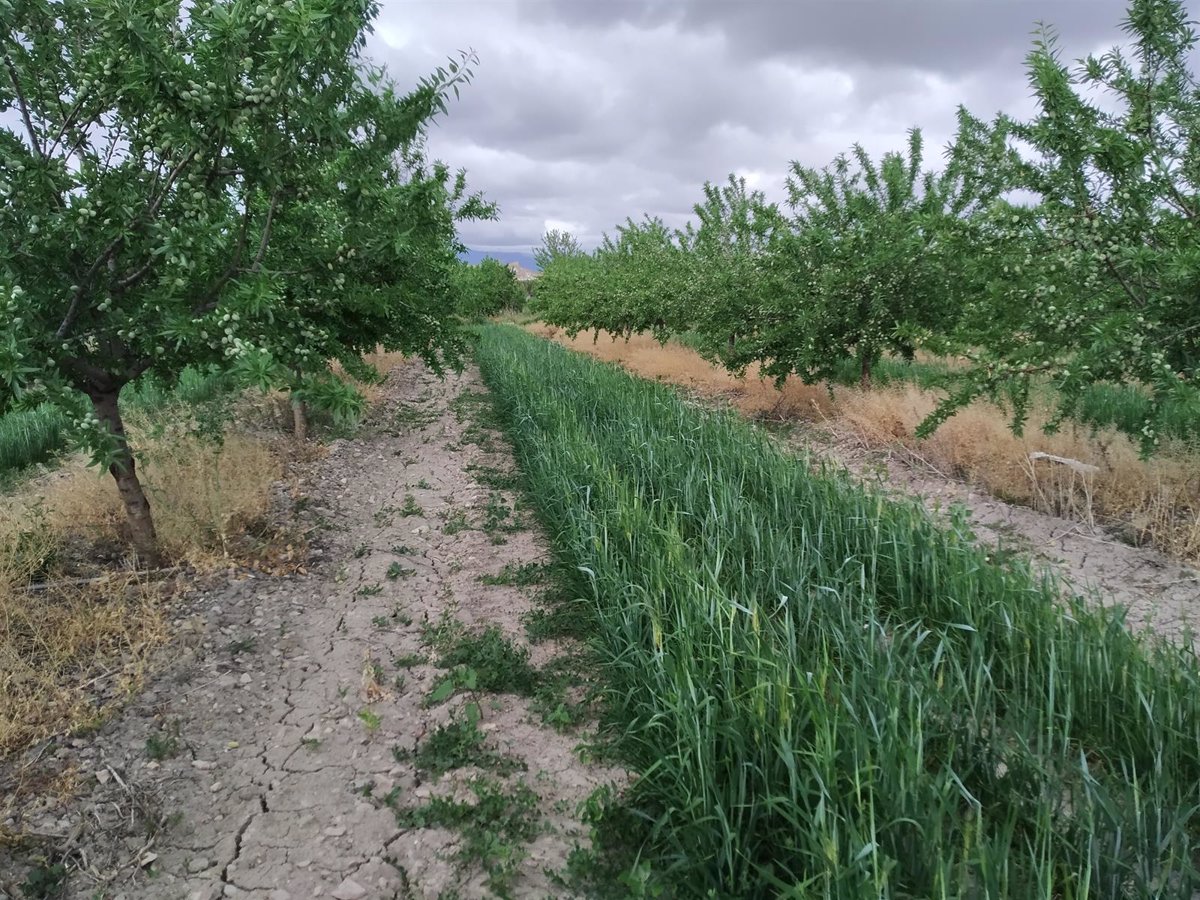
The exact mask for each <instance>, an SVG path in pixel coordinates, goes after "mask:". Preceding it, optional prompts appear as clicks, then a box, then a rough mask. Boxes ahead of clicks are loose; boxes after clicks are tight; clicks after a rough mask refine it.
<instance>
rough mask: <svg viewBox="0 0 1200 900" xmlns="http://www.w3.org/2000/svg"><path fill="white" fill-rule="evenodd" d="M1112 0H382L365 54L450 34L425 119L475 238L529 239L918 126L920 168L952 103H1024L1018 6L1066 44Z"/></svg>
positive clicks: (418, 63)
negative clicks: (469, 199)
mask: <svg viewBox="0 0 1200 900" xmlns="http://www.w3.org/2000/svg"><path fill="white" fill-rule="evenodd" d="M1123 16H1124V7H1123V0H1036V2H1034V0H795V2H788V0H770V2H764V0H746V2H738V3H734V2H731V0H730V2H713V0H692V2H686V3H684V2H662V0H659V2H655V0H617V2H604V3H600V2H588V0H383V10H382V13H381V16H380V19H379V21H378V23H377V33H376V35H375V37H374V39H373V40H372V41H371V44H370V52H371V54H372V56H373V57H374V58H375V59H376V60H377V61H379V62H384V63H386V64H387V66H388V68H389V69H390V70H391V71H392V73H393V75H394V76H395V77H396V79H397V80H398V81H399V82H401V83H402V84H403V83H411V82H413V81H415V79H416V78H418V77H420V76H421V75H422V74H424V73H426V72H428V71H429V70H430V69H432V68H433V67H434V66H436V65H438V64H439V63H441V62H443V61H444V60H445V58H446V57H447V56H448V55H452V54H453V53H454V52H455V51H456V50H457V49H459V48H464V47H473V48H474V49H475V50H476V51H477V52H478V54H479V58H480V62H479V65H478V67H477V69H476V73H475V81H474V83H473V84H471V85H470V86H469V87H467V88H466V89H465V90H464V91H463V94H462V98H461V100H460V101H458V102H456V103H455V104H453V105H452V107H451V110H450V114H449V115H448V116H447V117H445V118H444V119H442V120H441V121H440V122H439V123H438V124H437V125H436V126H435V127H434V129H433V130H432V133H431V137H430V150H431V153H432V154H434V155H436V156H438V157H440V158H442V159H445V160H446V161H447V162H449V163H451V164H452V165H454V166H465V167H466V168H467V170H468V175H469V178H470V182H471V184H472V186H473V187H475V188H478V189H482V190H484V191H485V192H486V193H487V194H488V196H489V197H491V198H492V199H494V200H496V201H498V202H499V204H500V206H501V211H502V215H501V220H500V221H499V222H494V223H471V224H468V225H467V226H465V227H464V229H463V236H464V239H465V240H466V242H467V244H468V245H469V246H472V247H475V248H478V249H493V250H510V251H528V250H529V249H530V248H531V247H532V246H533V245H535V244H536V243H537V241H538V240H539V238H540V236H541V234H542V232H543V231H544V229H545V228H546V227H562V226H568V227H571V228H573V229H574V230H576V231H577V233H578V234H579V235H580V237H581V238H582V239H583V240H584V241H585V242H586V243H589V244H591V243H594V242H596V241H597V240H598V239H599V238H600V235H601V233H602V232H603V231H605V230H610V229H611V228H612V227H613V226H614V225H616V224H617V223H619V222H621V221H623V220H624V219H625V217H626V216H633V217H635V218H637V217H640V215H641V214H642V213H643V212H648V213H651V214H654V215H661V216H662V217H663V218H664V219H666V220H667V221H669V222H672V223H680V222H682V221H683V220H684V219H685V218H686V217H687V215H688V214H689V212H690V209H691V206H692V204H693V203H694V202H695V201H696V200H697V199H698V197H699V196H700V186H701V184H702V183H703V182H704V181H705V180H713V181H723V180H724V179H725V177H726V176H727V175H728V174H729V173H730V172H737V173H739V174H744V175H746V176H747V177H748V179H749V180H750V182H751V183H752V184H754V185H755V186H758V187H761V188H762V189H764V190H766V191H767V192H768V194H769V195H770V196H773V197H779V196H780V195H781V186H782V182H783V178H784V176H785V174H786V172H787V167H788V164H789V161H791V160H798V161H800V162H802V163H804V164H806V165H824V164H825V163H827V162H829V161H830V160H831V159H832V158H833V157H834V156H835V155H836V154H838V153H840V152H842V151H844V150H846V149H847V148H848V147H849V146H850V145H851V144H852V143H854V142H856V141H857V142H861V143H863V144H864V145H865V146H866V147H867V148H868V149H869V150H870V151H871V152H872V153H875V154H878V153H881V152H883V151H885V150H889V149H898V148H899V147H900V146H902V144H903V142H904V139H905V132H906V130H907V129H908V128H910V127H912V126H914V125H916V126H921V127H922V129H923V130H924V131H925V135H926V145H927V147H928V151H927V159H928V160H929V162H930V164H932V165H936V164H938V162H939V159H940V152H941V148H942V146H944V145H945V143H946V142H947V141H948V140H949V139H950V137H951V135H952V133H953V127H954V116H955V110H956V108H957V106H958V105H959V104H960V103H961V104H964V105H966V106H967V107H968V108H969V109H971V110H972V111H973V112H975V113H977V114H980V115H984V116H990V115H992V114H993V113H995V112H996V111H998V110H1000V109H1004V110H1006V111H1009V112H1013V113H1016V114H1018V115H1021V114H1026V113H1028V112H1029V110H1030V108H1031V101H1030V98H1029V91H1028V88H1027V86H1026V84H1025V76H1024V71H1023V65H1022V60H1023V57H1024V55H1025V54H1026V53H1027V52H1028V50H1029V47H1030V45H1031V36H1030V32H1031V30H1032V28H1033V22H1034V20H1036V19H1039V18H1040V19H1042V20H1045V21H1046V22H1048V23H1053V24H1054V25H1056V26H1057V28H1058V30H1059V31H1060V33H1061V36H1062V48H1063V52H1064V56H1066V57H1067V58H1072V57H1076V56H1080V55H1083V54H1086V53H1088V52H1091V51H1093V50H1096V49H1100V48H1107V47H1108V46H1110V45H1112V44H1114V43H1116V42H1118V41H1119V40H1121V38H1122V33H1121V31H1120V28H1119V23H1120V22H1121V20H1122V18H1123Z"/></svg>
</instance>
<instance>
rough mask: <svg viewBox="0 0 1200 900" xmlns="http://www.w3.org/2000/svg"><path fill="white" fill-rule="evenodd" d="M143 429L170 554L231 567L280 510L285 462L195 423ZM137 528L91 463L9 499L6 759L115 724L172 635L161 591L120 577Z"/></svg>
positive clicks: (3, 710) (0, 620)
mask: <svg viewBox="0 0 1200 900" xmlns="http://www.w3.org/2000/svg"><path fill="white" fill-rule="evenodd" d="M131 432H132V436H133V438H134V441H135V445H136V446H138V447H140V448H142V449H144V450H145V459H146V462H145V463H144V464H143V465H142V466H141V468H140V472H141V475H142V479H143V482H144V484H145V487H146V490H147V492H148V494H149V496H150V499H151V505H152V508H153V512H154V516H155V520H156V524H157V527H158V533H159V538H160V540H161V542H162V545H163V548H164V551H165V554H166V556H167V558H168V559H169V560H171V561H172V562H174V563H185V564H188V565H191V566H193V567H197V568H204V567H207V566H209V565H212V564H214V563H217V562H220V561H222V560H224V559H225V558H226V557H227V555H228V554H229V552H230V543H231V541H232V540H233V538H235V537H236V536H237V535H238V534H239V533H240V532H241V531H242V529H243V528H244V527H245V526H246V525H248V524H251V523H253V522H255V521H256V520H258V519H260V518H261V517H262V516H263V515H264V513H265V512H266V511H267V504H268V501H269V488H270V485H271V484H272V483H273V482H274V481H276V480H277V479H278V478H279V477H280V475H281V471H282V464H281V461H280V459H279V457H278V456H277V455H276V454H275V453H274V452H273V451H272V448H271V447H270V446H269V445H268V444H267V442H266V441H265V440H263V439H260V438H253V437H250V436H247V435H244V434H236V433H233V434H229V435H226V437H225V439H224V441H223V442H220V443H214V442H211V441H208V440H203V439H201V438H199V437H197V436H196V435H195V434H193V433H191V432H190V431H189V430H188V429H186V428H185V427H184V425H183V423H171V424H169V425H167V426H166V428H165V429H162V430H155V431H153V432H150V431H145V430H143V429H141V428H138V427H136V426H133V427H131ZM123 527H124V514H123V511H122V510H121V508H120V505H119V501H118V498H117V494H116V490H115V488H114V486H113V482H112V479H111V477H110V476H109V475H108V474H107V473H101V472H97V471H96V470H95V469H89V468H87V467H86V465H85V464H84V461H83V460H82V459H78V458H77V459H73V460H70V461H68V462H67V463H66V464H65V465H64V467H63V468H62V469H60V470H59V471H57V472H55V473H54V474H52V475H50V476H47V477H46V478H43V479H39V480H38V481H36V482H33V483H29V484H26V485H24V486H23V487H22V488H20V489H19V490H17V491H16V492H14V493H12V494H10V495H8V496H5V497H3V498H0V755H2V754H3V753H5V752H9V751H12V750H15V749H17V748H20V747H23V746H28V745H29V744H30V743H31V742H33V741H36V740H38V739H40V738H42V737H45V736H47V735H49V734H54V733H61V732H64V731H70V730H74V729H77V728H79V727H82V726H85V725H87V724H89V723H91V722H93V721H96V720H97V719H98V718H100V717H102V716H103V715H104V713H105V712H106V710H107V709H108V708H109V707H110V706H112V705H113V704H119V703H120V702H121V701H122V700H124V699H125V698H126V697H127V696H128V695H129V693H130V692H131V691H133V690H135V689H136V687H137V685H138V684H139V683H140V681H141V678H142V676H143V674H144V672H145V669H146V666H147V664H148V661H149V657H150V655H151V653H153V651H154V649H155V648H156V647H158V646H159V645H160V644H162V642H163V641H165V640H166V639H167V636H168V633H167V632H168V629H167V625H166V622H165V620H164V617H163V609H162V603H161V598H160V597H159V596H158V589H157V588H155V587H154V586H147V585H144V584H139V583H136V581H135V573H133V572H131V571H128V570H125V571H124V574H123V575H122V574H120V573H121V572H122V564H121V555H122V552H123V548H124V538H123V534H122V531H123ZM106 554H107V558H105V555H106ZM97 557H99V558H97ZM114 573H116V574H114ZM88 576H102V577H98V578H96V579H90V578H89V577H88ZM45 582H50V583H51V584H52V585H53V587H51V588H49V589H38V590H30V589H29V586H30V585H31V584H39V583H45Z"/></svg>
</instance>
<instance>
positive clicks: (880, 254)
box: [755, 129, 964, 384]
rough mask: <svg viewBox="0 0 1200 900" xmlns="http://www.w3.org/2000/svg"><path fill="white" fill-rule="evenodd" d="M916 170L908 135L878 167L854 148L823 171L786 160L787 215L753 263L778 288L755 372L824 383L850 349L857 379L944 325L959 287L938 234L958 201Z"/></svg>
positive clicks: (915, 147)
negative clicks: (790, 215) (760, 367)
mask: <svg viewBox="0 0 1200 900" xmlns="http://www.w3.org/2000/svg"><path fill="white" fill-rule="evenodd" d="M921 166H922V140H921V133H920V132H919V131H917V130H916V129H914V130H913V131H911V132H910V134H909V143H908V147H907V149H906V151H905V153H903V154H901V153H888V154H886V155H885V156H884V157H883V159H882V161H881V162H880V163H879V164H878V165H876V164H875V163H874V162H873V161H872V160H871V158H870V157H869V156H868V155H867V153H866V151H865V150H864V149H863V148H862V147H860V146H855V147H854V150H853V153H852V154H851V157H850V158H847V157H844V156H843V157H839V158H838V159H837V160H835V161H834V163H833V165H832V166H830V167H828V168H826V169H822V170H817V169H810V168H806V167H804V166H801V165H800V164H798V163H793V164H792V173H791V176H790V177H789V179H788V183H787V188H788V195H789V204H790V206H791V208H792V209H793V211H794V212H795V219H794V221H793V222H792V223H791V225H792V227H791V228H790V229H788V230H786V231H783V232H781V233H780V237H779V240H778V244H777V246H774V247H772V248H771V249H772V251H773V252H772V253H771V255H770V257H769V259H768V261H767V262H766V263H765V265H767V266H768V267H771V268H772V269H775V270H776V271H777V273H778V277H779V278H780V283H779V284H778V286H775V287H773V289H772V290H770V291H769V292H767V295H766V297H765V298H764V300H765V302H764V304H763V307H762V310H761V314H762V316H763V317H764V318H765V319H766V320H767V323H769V324H766V325H765V327H764V328H763V329H762V332H761V338H760V341H761V343H758V344H757V346H756V352H755V356H756V358H758V359H760V360H763V361H764V362H765V363H766V365H765V366H764V371H766V372H767V373H768V374H772V375H776V376H785V375H788V374H791V373H793V372H795V373H797V374H799V375H800V376H801V377H802V378H803V379H804V380H805V381H806V382H812V381H816V380H826V379H829V378H831V377H832V376H833V375H834V374H835V373H836V371H837V367H838V366H839V365H840V363H841V360H843V359H844V358H845V357H846V356H847V355H848V354H850V353H853V355H854V356H855V358H856V359H857V361H858V365H859V371H860V377H861V380H862V382H863V383H864V384H867V383H869V382H870V379H871V374H872V369H873V367H874V366H875V365H876V363H878V361H879V359H880V358H881V356H882V355H883V354H884V353H885V352H890V353H893V354H896V355H899V356H904V357H906V358H909V359H911V358H912V355H913V351H914V349H915V347H916V346H917V345H918V344H923V343H928V341H929V338H930V337H931V336H932V335H942V334H946V333H947V332H948V331H950V330H951V329H952V328H953V324H954V316H955V312H956V308H957V305H958V303H957V298H958V297H960V296H961V294H960V291H959V290H958V289H957V286H958V285H959V284H960V283H961V281H960V279H958V278H957V277H956V276H955V274H954V264H955V258H954V257H953V255H952V254H950V253H948V252H947V251H948V250H950V249H951V248H952V247H953V242H952V241H950V240H948V239H947V237H946V232H947V231H948V230H949V229H951V228H952V227H953V225H954V223H956V221H957V220H956V219H955V217H954V216H953V215H952V208H953V207H956V206H958V205H960V204H962V203H963V202H964V201H963V199H962V198H956V197H953V196H952V195H951V194H950V191H949V186H948V185H949V183H948V182H947V181H946V180H945V179H942V178H939V177H937V176H935V175H933V174H932V173H929V172H922V169H921Z"/></svg>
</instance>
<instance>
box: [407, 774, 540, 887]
mask: <svg viewBox="0 0 1200 900" xmlns="http://www.w3.org/2000/svg"><path fill="white" fill-rule="evenodd" d="M468 786H469V787H470V789H471V791H472V793H474V794H475V799H474V800H473V801H461V802H460V801H455V800H452V799H449V798H447V797H434V798H432V799H431V800H430V801H429V803H428V804H427V805H425V806H418V807H408V808H405V807H400V806H395V805H393V808H394V809H395V812H396V821H397V823H398V824H399V825H400V826H401V827H403V828H433V827H440V828H450V829H453V830H455V831H458V832H459V833H460V834H461V836H462V842H461V846H460V848H459V851H458V858H459V860H460V861H462V862H463V863H465V864H467V865H476V864H478V865H482V866H483V869H484V871H485V872H487V873H488V876H489V877H488V887H489V888H490V889H491V890H492V891H494V892H496V894H497V895H498V896H500V897H510V896H512V894H511V891H510V887H511V883H512V879H513V876H514V875H515V874H516V871H517V868H518V866H520V864H521V861H522V860H523V859H524V858H525V856H526V852H525V850H524V845H525V844H528V843H530V842H531V841H533V840H534V839H535V838H536V837H537V836H538V834H540V833H541V831H542V824H541V819H540V817H539V815H538V811H537V806H538V796H537V794H535V793H534V792H533V791H532V790H531V789H530V788H529V787H528V785H525V784H523V783H517V784H515V785H513V786H512V788H511V789H506V788H505V786H504V785H502V784H500V783H499V782H497V781H494V780H492V779H489V778H475V779H472V780H471V781H470V782H469V785H468Z"/></svg>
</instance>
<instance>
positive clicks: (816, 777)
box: [478, 327, 1200, 900]
mask: <svg viewBox="0 0 1200 900" xmlns="http://www.w3.org/2000/svg"><path fill="white" fill-rule="evenodd" d="M478 358H479V364H480V368H481V370H482V372H483V374H484V377H485V379H486V380H487V382H488V384H489V387H490V388H491V389H492V391H493V394H494V395H495V397H496V402H497V406H498V409H499V411H500V414H501V418H502V420H503V422H504V424H505V427H506V428H507V429H508V431H509V434H510V436H511V437H512V439H513V441H514V444H515V447H516V450H517V454H518V460H519V462H520V464H521V466H522V468H523V470H524V472H525V474H526V477H527V480H528V484H529V488H530V492H531V495H532V498H533V500H534V502H535V504H536V505H537V507H538V510H539V514H540V515H541V516H542V518H543V520H544V522H545V523H546V524H547V525H548V526H549V528H550V529H551V532H552V534H554V535H555V537H556V544H557V549H558V552H559V554H560V556H561V557H562V558H563V559H564V560H565V561H567V562H569V563H570V564H572V565H574V566H576V567H578V570H579V571H580V572H581V573H582V575H583V576H584V577H585V581H584V583H585V584H586V587H587V592H588V593H589V594H590V596H591V598H592V600H593V604H592V605H593V611H594V622H593V628H594V632H595V643H596V645H597V649H598V650H599V651H600V656H601V658H602V659H603V660H604V661H605V662H604V665H605V670H606V672H605V674H606V676H607V682H608V685H609V689H610V707H611V709H612V712H613V715H614V716H615V718H616V721H617V722H618V723H619V726H620V739H619V744H618V747H619V750H620V752H621V753H622V754H623V755H624V756H625V757H626V758H627V760H628V761H629V763H630V764H631V765H632V766H633V767H634V768H636V769H637V770H638V771H639V772H640V773H641V777H640V778H639V779H638V780H637V781H636V783H635V784H634V786H633V787H632V788H631V789H630V790H629V791H627V793H626V795H625V797H624V798H623V799H624V802H625V804H626V805H627V807H628V809H629V810H632V811H633V813H634V814H635V819H636V820H637V821H641V822H644V823H645V828H644V831H643V833H642V834H641V835H640V836H639V840H640V841H642V843H643V845H644V846H643V851H644V853H645V854H646V858H647V859H650V860H651V861H652V862H653V864H654V866H655V868H656V870H657V872H658V877H659V878H661V879H662V883H663V884H669V885H671V886H672V890H674V891H676V892H677V895H678V896H706V895H711V896H718V897H774V896H787V897H809V896H812V897H848V898H860V897H861V898H867V897H870V898H878V897H972V898H975V897H995V898H1001V897H1023V898H1024V897H1029V898H1039V897H1043V898H1047V900H1049V898H1081V897H1114V898H1115V897H1143V896H1145V897H1150V896H1184V897H1186V896H1191V891H1192V890H1194V889H1195V888H1196V886H1197V885H1200V877H1198V875H1197V867H1196V858H1195V851H1194V849H1193V848H1194V844H1195V835H1196V827H1197V824H1200V823H1198V821H1197V814H1196V810H1197V808H1198V806H1200V672H1198V669H1197V666H1196V661H1195V657H1194V655H1193V654H1192V653H1191V651H1190V650H1189V651H1184V650H1181V649H1177V648H1172V647H1168V646H1165V645H1160V644H1150V643H1146V642H1144V641H1142V640H1140V639H1138V638H1136V637H1134V636H1132V635H1131V634H1130V633H1129V632H1128V631H1127V630H1126V628H1125V627H1124V624H1123V622H1122V621H1121V619H1120V617H1119V616H1118V615H1115V614H1113V613H1111V612H1103V611H1092V610H1090V609H1088V608H1086V607H1085V606H1084V604H1083V603H1082V602H1081V601H1080V600H1078V599H1075V598H1069V597H1062V596H1060V591H1059V589H1058V587H1057V586H1056V585H1054V584H1052V583H1050V582H1048V581H1046V580H1042V579H1039V578H1037V577H1035V576H1034V575H1033V574H1032V573H1031V571H1030V570H1029V569H1028V568H1027V567H1026V566H1024V565H1022V564H1019V563H1007V564H1005V565H997V564H994V563H992V562H990V561H989V559H988V555H987V552H986V551H985V550H983V549H981V548H979V547H978V546H976V544H975V542H974V540H973V538H972V536H971V534H970V531H969V528H968V527H967V525H966V523H965V522H963V521H961V520H957V521H954V522H951V523H950V524H949V525H946V524H938V523H935V522H934V521H933V520H932V519H931V517H930V516H929V515H928V514H927V513H926V512H925V511H924V510H923V509H922V508H921V507H920V506H919V505H918V504H917V503H916V502H897V501H894V500H889V499H884V498H883V497H882V496H880V495H878V494H876V493H872V492H871V491H869V490H867V489H864V488H863V487H861V486H860V485H858V484H857V483H855V482H853V481H852V480H851V479H850V478H848V477H847V476H845V475H844V474H841V473H839V472H834V471H829V470H826V469H824V468H822V467H821V466H820V465H818V464H816V463H815V462H814V461H813V460H811V459H807V458H805V457H803V456H801V457H796V456H791V455H787V454H784V453H782V452H780V451H779V450H777V449H776V448H775V447H774V446H773V445H772V444H771V443H770V441H769V440H768V439H767V438H766V437H764V436H763V435H762V434H761V433H760V432H759V431H757V430H756V429H754V428H752V427H750V426H748V425H746V424H745V423H743V422H741V421H740V420H738V419H736V418H735V417H732V416H727V415H721V414H714V413H709V412H705V411H702V410H698V409H696V408H693V407H691V406H689V405H687V404H686V403H684V402H683V401H682V400H680V398H679V397H678V396H677V395H676V394H675V393H674V392H672V391H670V390H669V389H667V388H663V387H661V386H659V385H654V384H650V383H647V382H644V381H641V380H638V379H635V378H633V377H631V376H629V375H627V374H626V373H624V372H621V371H619V370H617V369H616V368H614V367H612V366H608V365H605V364H602V363H597V362H595V361H593V360H590V359H585V358H583V357H581V356H579V355H576V354H572V353H570V352H569V351H566V350H564V349H562V348H560V347H557V346H553V345H550V344H548V343H546V342H543V341H539V340H538V339H536V338H533V337H531V336H529V335H526V334H523V333H521V332H518V331H517V330H515V329H508V328H497V327H490V328H485V329H483V332H482V339H481V344H480V348H479V357H478ZM710 892H711V894H710Z"/></svg>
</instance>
